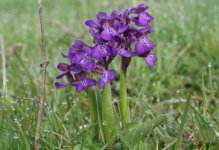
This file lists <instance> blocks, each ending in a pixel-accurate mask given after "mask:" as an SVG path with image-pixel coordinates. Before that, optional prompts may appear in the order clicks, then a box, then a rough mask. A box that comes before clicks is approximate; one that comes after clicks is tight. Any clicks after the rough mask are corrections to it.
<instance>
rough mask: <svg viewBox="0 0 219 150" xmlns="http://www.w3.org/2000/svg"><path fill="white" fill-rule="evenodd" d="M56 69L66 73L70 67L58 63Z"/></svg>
mask: <svg viewBox="0 0 219 150" xmlns="http://www.w3.org/2000/svg"><path fill="white" fill-rule="evenodd" d="M57 68H58V69H59V70H61V71H68V70H69V69H70V65H68V64H66V63H59V64H58V65H57Z"/></svg>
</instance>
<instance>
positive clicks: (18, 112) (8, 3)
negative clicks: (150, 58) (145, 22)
mask: <svg viewBox="0 0 219 150" xmlns="http://www.w3.org/2000/svg"><path fill="white" fill-rule="evenodd" d="M139 2H140V1H138V0H133V1H127V0H116V1H114V0H95V1H94V0H65V1H60V0H50V1H48V0H47V1H46V0H44V3H43V7H44V8H43V10H44V20H45V32H46V48H47V59H48V60H49V61H50V64H49V65H48V70H47V79H46V106H45V112H44V119H43V124H42V130H41V135H42V136H41V148H42V149H73V147H74V146H75V145H77V144H82V145H84V147H87V148H88V149H101V147H103V146H104V145H103V144H98V143H97V144H92V143H91V142H90V140H89V130H88V129H87V128H86V127H84V126H85V125H86V124H87V123H88V121H89V120H88V118H89V111H88V103H87V98H86V95H85V94H80V95H77V94H75V90H74V89H73V88H70V87H69V88H66V89H62V90H60V89H56V88H55V87H54V82H55V81H56V79H55V77H56V75H58V74H59V73H60V72H59V71H58V70H57V69H56V65H57V64H58V63H59V62H61V61H63V58H62V57H61V55H60V54H61V52H64V53H67V51H68V47H69V46H71V44H72V42H73V40H75V39H78V38H80V39H83V40H85V41H87V42H88V43H92V41H91V38H90V36H87V35H88V32H87V28H86V26H85V25H84V21H85V20H86V19H94V18H95V15H96V13H97V12H99V11H100V10H104V11H107V12H110V11H112V10H114V9H118V10H123V9H124V8H125V7H126V6H129V7H131V6H136V5H137V4H138V3H139ZM146 2H147V3H148V5H149V6H150V9H149V11H150V13H151V14H152V15H153V16H154V18H155V20H154V21H153V23H152V27H153V30H154V32H153V33H152V40H153V41H154V43H156V48H155V53H156V54H157V56H158V62H157V66H156V67H155V68H153V69H150V68H148V67H147V66H146V65H145V63H144V61H143V59H133V60H132V62H131V65H130V67H129V68H128V82H127V84H128V95H129V99H130V106H131V116H132V120H140V119H143V118H152V117H153V116H154V115H159V114H167V121H166V122H165V123H164V124H163V125H162V126H160V127H159V129H157V130H154V131H153V132H151V133H150V135H148V136H147V137H146V138H144V139H143V140H142V143H141V145H143V146H142V147H144V148H145V149H155V148H157V149H162V148H164V149H165V148H166V149H170V148H171V147H172V146H173V145H174V144H175V143H177V144H178V147H179V149H212V150H213V149H215V150H216V149H218V147H219V59H218V56H219V16H218V14H219V1H218V0H209V1H206V0H184V1H182V0H181V1H174V0H162V1H161V0H147V1H146ZM39 31H40V28H39V17H38V12H37V1H36V0H35V1H34V0H32V1H31V0H22V1H15V0H14V1H13V0H1V1H0V34H1V35H2V37H3V40H4V46H5V50H6V64H7V68H6V73H7V93H6V97H5V98H4V96H3V92H4V90H3V89H1V92H0V95H1V98H0V106H1V107H0V116H1V117H0V146H1V148H0V149H3V150H6V149H13V150H14V149H21V150H24V149H33V141H34V134H35V127H36V120H37V112H38V96H39V82H40V78H41V72H40V70H41V68H40V61H41V59H40V52H41V39H40V32H39ZM0 60H1V63H2V62H3V61H2V60H3V59H0ZM117 63H118V61H115V62H114V63H113V64H112V68H115V69H116V70H117V72H118V71H119V67H118V66H119V65H118V64H117ZM3 70H4V69H3V68H2V67H1V70H0V73H1V76H0V80H1V81H2V80H3V76H2V74H3ZM118 80H119V76H118V78H116V80H115V81H113V82H112V86H113V97H114V100H115V101H116V100H117V99H118V92H119V82H118ZM0 87H1V88H2V87H3V85H2V82H1V83H0ZM187 100H190V101H189V103H186V101H187ZM185 104H187V105H185ZM165 136H171V137H173V138H172V139H169V140H167V139H165ZM139 149H140V148H139Z"/></svg>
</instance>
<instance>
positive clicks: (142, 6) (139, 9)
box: [130, 4, 148, 14]
mask: <svg viewBox="0 0 219 150" xmlns="http://www.w3.org/2000/svg"><path fill="white" fill-rule="evenodd" d="M147 9H148V6H147V5H145V4H140V5H138V6H137V7H136V8H132V9H131V10H130V12H132V13H135V14H139V13H141V12H143V11H145V10H147Z"/></svg>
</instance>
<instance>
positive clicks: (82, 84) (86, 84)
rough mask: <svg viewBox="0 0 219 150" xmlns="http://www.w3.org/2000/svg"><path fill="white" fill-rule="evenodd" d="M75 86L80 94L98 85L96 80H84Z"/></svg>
mask: <svg viewBox="0 0 219 150" xmlns="http://www.w3.org/2000/svg"><path fill="white" fill-rule="evenodd" d="M74 85H75V86H76V91H77V92H78V93H80V92H81V91H83V90H86V89H87V88H89V87H92V86H94V85H96V80H94V79H88V78H84V79H82V80H80V81H79V82H77V83H75V84H74Z"/></svg>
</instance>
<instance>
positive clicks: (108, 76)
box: [98, 69, 116, 90]
mask: <svg viewBox="0 0 219 150" xmlns="http://www.w3.org/2000/svg"><path fill="white" fill-rule="evenodd" d="M115 76H116V72H115V71H114V70H113V69H111V70H105V71H103V72H102V73H101V74H100V79H99V80H98V84H99V85H100V87H101V89H102V90H103V89H104V88H105V86H106V84H107V83H109V82H111V81H112V80H113V79H114V78H115Z"/></svg>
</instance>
